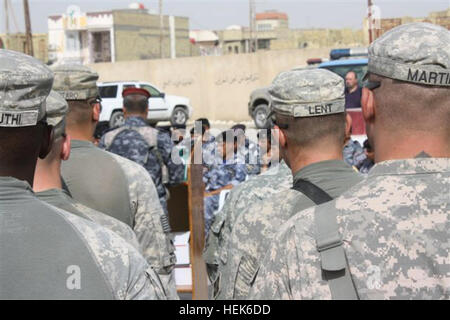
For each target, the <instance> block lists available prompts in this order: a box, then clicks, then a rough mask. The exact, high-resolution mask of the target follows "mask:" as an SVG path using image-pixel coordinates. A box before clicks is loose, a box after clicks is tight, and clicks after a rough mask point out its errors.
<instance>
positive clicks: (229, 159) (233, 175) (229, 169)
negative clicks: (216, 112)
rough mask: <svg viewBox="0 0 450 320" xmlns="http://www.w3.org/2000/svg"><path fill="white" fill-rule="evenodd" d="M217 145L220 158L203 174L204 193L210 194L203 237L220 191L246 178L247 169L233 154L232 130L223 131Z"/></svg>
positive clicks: (211, 219) (207, 201) (207, 230)
mask: <svg viewBox="0 0 450 320" xmlns="http://www.w3.org/2000/svg"><path fill="white" fill-rule="evenodd" d="M217 145H218V146H219V148H221V150H218V151H219V152H218V154H220V155H221V158H220V159H218V158H216V159H218V160H219V161H220V162H219V161H218V163H216V164H214V165H212V166H210V167H208V170H207V171H206V172H205V173H204V174H203V182H204V183H205V191H206V192H207V193H212V194H211V195H209V196H207V197H205V199H204V206H205V235H207V234H208V232H209V228H210V226H211V224H212V221H213V220H214V212H215V211H216V210H217V209H218V207H219V197H220V191H221V190H223V189H224V188H228V187H230V188H231V187H233V186H236V185H238V184H239V183H241V182H243V181H244V180H245V178H246V177H247V167H246V166H245V164H243V163H238V161H237V157H236V154H235V152H234V151H235V146H236V137H235V135H234V132H233V131H232V130H228V131H224V132H223V133H222V134H221V135H220V136H219V138H218V143H217Z"/></svg>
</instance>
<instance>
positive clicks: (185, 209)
mask: <svg viewBox="0 0 450 320" xmlns="http://www.w3.org/2000/svg"><path fill="white" fill-rule="evenodd" d="M195 150H199V152H201V145H198V144H197V145H196V146H195ZM192 159H194V152H193V153H192V154H191V160H192ZM204 190H205V186H204V184H203V166H202V164H195V163H194V161H191V164H190V165H189V167H188V179H187V182H184V183H182V184H180V185H177V186H174V187H171V188H169V192H170V199H169V200H168V203H167V206H168V210H169V221H170V225H171V227H172V232H186V231H189V232H190V239H189V248H190V266H191V271H192V286H177V291H178V292H180V293H181V292H192V299H193V300H206V299H208V281H207V274H206V265H205V261H204V260H203V257H202V254H203V248H204V244H205V226H204V225H205V223H204V210H203V196H204Z"/></svg>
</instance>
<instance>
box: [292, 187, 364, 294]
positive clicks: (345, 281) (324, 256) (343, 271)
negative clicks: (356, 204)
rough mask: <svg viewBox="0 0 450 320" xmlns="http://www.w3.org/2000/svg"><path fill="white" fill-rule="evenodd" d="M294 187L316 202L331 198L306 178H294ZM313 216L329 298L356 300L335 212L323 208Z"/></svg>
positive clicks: (319, 202) (355, 292) (326, 200)
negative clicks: (328, 288) (329, 292)
mask: <svg viewBox="0 0 450 320" xmlns="http://www.w3.org/2000/svg"><path fill="white" fill-rule="evenodd" d="M293 189H294V190H296V191H299V192H301V193H303V194H304V195H305V196H307V197H308V198H310V199H311V200H312V201H313V202H314V203H315V204H316V205H319V204H322V203H325V202H328V201H331V200H333V198H332V197H331V196H330V195H329V194H328V193H326V192H325V191H323V190H322V189H321V188H319V187H318V186H316V185H315V184H313V183H311V182H309V181H306V180H302V179H300V180H298V181H296V183H295V184H294V187H293ZM314 219H315V225H316V233H315V236H316V246H317V251H318V252H319V253H320V260H321V268H322V274H323V276H324V279H325V280H327V282H328V285H329V287H330V291H331V295H332V298H333V299H336V300H356V299H358V292H357V291H356V288H355V285H354V283H353V280H352V277H351V274H350V270H349V267H348V262H347V257H346V255H345V250H344V247H343V242H342V237H341V235H340V233H339V227H338V224H337V220H336V215H335V214H334V213H330V212H327V211H325V210H318V211H316V213H315V215H314Z"/></svg>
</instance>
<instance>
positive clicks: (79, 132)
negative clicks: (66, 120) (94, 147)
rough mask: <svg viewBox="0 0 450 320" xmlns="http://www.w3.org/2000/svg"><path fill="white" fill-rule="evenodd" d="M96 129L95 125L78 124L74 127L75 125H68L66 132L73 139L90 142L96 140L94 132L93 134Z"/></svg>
mask: <svg viewBox="0 0 450 320" xmlns="http://www.w3.org/2000/svg"><path fill="white" fill-rule="evenodd" d="M94 130H95V125H94V126H93V127H92V126H89V125H85V126H77V127H73V126H67V127H66V132H67V134H68V135H69V136H70V137H71V138H72V140H81V141H89V142H94V134H93V132H94Z"/></svg>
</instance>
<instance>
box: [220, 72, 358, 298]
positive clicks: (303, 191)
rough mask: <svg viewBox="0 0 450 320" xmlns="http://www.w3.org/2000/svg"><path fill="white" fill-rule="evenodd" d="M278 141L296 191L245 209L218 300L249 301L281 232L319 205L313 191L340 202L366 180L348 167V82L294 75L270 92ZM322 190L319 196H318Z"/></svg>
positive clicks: (275, 84) (279, 81)
mask: <svg viewBox="0 0 450 320" xmlns="http://www.w3.org/2000/svg"><path fill="white" fill-rule="evenodd" d="M269 94H270V95H271V97H272V101H273V103H272V112H273V113H274V114H275V120H274V123H275V124H276V129H278V130H277V131H276V132H278V134H277V136H278V141H279V145H280V148H281V150H282V153H283V155H284V158H285V160H286V163H287V164H288V165H289V167H290V169H291V172H292V175H293V177H294V187H293V189H291V190H287V191H285V192H282V193H277V194H275V195H273V196H272V197H271V198H270V199H267V200H265V201H262V202H259V203H257V204H255V205H253V206H251V207H247V209H245V210H244V211H243V212H242V213H241V214H239V217H238V218H237V219H236V221H235V224H234V227H233V231H232V233H231V238H230V241H229V244H228V248H227V250H228V254H227V256H228V257H229V259H228V261H227V263H226V264H223V263H219V273H220V274H221V277H222V279H221V280H220V283H221V284H222V287H221V288H219V291H220V292H219V294H218V296H217V298H218V299H245V298H247V296H248V293H249V290H250V287H251V285H252V283H253V280H254V278H255V275H256V273H257V271H258V269H259V265H260V262H261V259H262V258H263V257H264V254H265V253H266V250H267V246H268V245H269V244H270V243H271V241H272V238H273V236H274V234H275V233H276V231H277V230H278V229H279V227H280V226H281V225H282V224H283V223H284V222H286V221H287V220H289V218H290V217H291V216H292V215H294V214H295V213H296V212H298V211H299V210H301V209H306V208H308V207H312V206H315V205H317V204H319V202H318V201H319V199H317V197H316V196H315V195H314V194H310V191H311V190H314V189H317V190H318V191H317V193H319V192H322V193H324V194H327V195H328V199H327V200H331V199H332V198H336V197H337V196H339V195H341V194H342V193H343V192H345V191H346V190H348V189H349V188H351V187H352V186H354V185H355V184H357V183H359V182H360V181H361V180H362V176H361V175H360V174H359V173H357V172H355V171H354V170H353V168H352V167H351V166H349V165H348V164H347V163H345V162H344V160H343V157H342V146H343V145H344V142H345V131H346V128H347V130H348V128H349V125H346V115H345V99H344V81H343V79H342V78H341V77H340V76H338V75H336V74H335V73H333V72H331V71H328V70H324V69H315V70H308V71H306V70H295V71H290V72H285V73H283V74H281V75H280V76H278V77H277V78H276V79H275V81H274V82H273V83H272V85H271V87H270V88H269ZM319 190H320V191H319Z"/></svg>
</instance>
